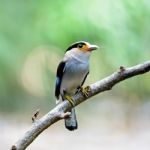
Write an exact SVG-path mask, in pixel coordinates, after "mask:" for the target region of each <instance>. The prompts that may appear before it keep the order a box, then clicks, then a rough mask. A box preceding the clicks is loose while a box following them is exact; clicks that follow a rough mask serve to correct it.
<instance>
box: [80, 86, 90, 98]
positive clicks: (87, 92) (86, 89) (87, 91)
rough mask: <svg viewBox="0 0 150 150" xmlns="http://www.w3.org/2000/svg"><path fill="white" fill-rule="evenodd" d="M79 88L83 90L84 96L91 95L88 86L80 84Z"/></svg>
mask: <svg viewBox="0 0 150 150" xmlns="http://www.w3.org/2000/svg"><path fill="white" fill-rule="evenodd" d="M79 90H80V91H81V92H82V94H83V96H85V97H88V96H89V89H88V88H87V87H85V88H84V87H82V86H79Z"/></svg>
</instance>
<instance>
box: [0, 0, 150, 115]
mask: <svg viewBox="0 0 150 150" xmlns="http://www.w3.org/2000/svg"><path fill="white" fill-rule="evenodd" d="M149 25H150V2H149V0H143V1H140V0H132V1H131V0H124V1H121V0H116V1H112V0H106V1H102V0H93V1H86V0H80V1H78V0H77V1H69V0H63V1H61V0H56V1H48V0H44V1H42V0H38V1H35V0H30V1H29V0H21V1H18V0H12V1H10V0H5V1H4V0H1V1H0V110H1V111H2V112H10V111H11V112H12V111H13V112H14V111H17V110H21V111H23V110H25V111H26V109H32V108H31V107H33V105H34V106H35V107H37V106H39V107H41V105H42V107H43V108H44V107H45V108H48V107H51V106H54V104H55V103H54V101H55V100H54V99H55V98H54V84H55V72H56V68H57V65H58V63H59V62H60V60H61V59H62V57H63V54H64V51H65V50H66V48H67V47H68V45H70V44H71V43H73V42H75V41H80V40H85V41H89V42H90V43H94V44H97V45H99V46H100V47H101V49H100V50H99V51H97V52H95V53H93V55H92V57H91V61H90V76H89V77H88V81H87V83H86V84H89V83H93V82H95V81H97V80H99V79H101V78H103V77H105V76H107V75H109V74H111V73H112V72H113V71H116V70H117V69H118V68H119V66H120V65H123V66H125V67H128V66H132V65H135V64H138V63H141V62H144V61H146V60H149V57H150V45H149V41H150V27H149ZM149 81H150V78H149V75H148V74H147V75H143V76H141V77H135V78H134V79H130V80H128V81H126V82H124V83H121V84H120V85H118V86H117V87H116V88H115V89H113V91H112V93H111V94H113V95H117V97H118V96H121V97H122V98H126V96H127V97H128V96H131V95H134V97H136V98H137V99H138V97H140V99H146V98H147V97H149V96H150V94H149V91H150V86H149ZM108 94H109V93H108ZM110 96H112V95H110ZM93 105H94V103H93ZM29 107H30V108H29Z"/></svg>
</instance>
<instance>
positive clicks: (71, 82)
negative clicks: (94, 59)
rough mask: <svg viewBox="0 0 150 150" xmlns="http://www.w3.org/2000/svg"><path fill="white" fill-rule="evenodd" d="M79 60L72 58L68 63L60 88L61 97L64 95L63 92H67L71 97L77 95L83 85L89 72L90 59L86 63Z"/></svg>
mask: <svg viewBox="0 0 150 150" xmlns="http://www.w3.org/2000/svg"><path fill="white" fill-rule="evenodd" d="M69 56H70V55H69ZM77 58H78V59H76V58H75V57H70V58H69V59H67V61H66V65H65V72H64V75H63V78H62V83H61V88H60V93H61V95H63V91H66V92H67V93H68V94H70V95H73V94H75V92H76V91H77V88H78V87H79V86H80V85H81V84H82V82H83V80H84V78H85V76H86V74H87V73H88V71H89V63H88V58H87V60H84V61H83V60H81V59H80V57H79V56H78V57H77ZM64 59H66V58H64Z"/></svg>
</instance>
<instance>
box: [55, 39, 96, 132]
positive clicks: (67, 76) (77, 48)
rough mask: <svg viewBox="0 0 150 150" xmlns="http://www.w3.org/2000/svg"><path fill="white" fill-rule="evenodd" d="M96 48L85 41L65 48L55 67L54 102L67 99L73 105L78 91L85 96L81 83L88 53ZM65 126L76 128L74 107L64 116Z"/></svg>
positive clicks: (87, 67)
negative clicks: (73, 97)
mask: <svg viewBox="0 0 150 150" xmlns="http://www.w3.org/2000/svg"><path fill="white" fill-rule="evenodd" d="M96 49H98V46H97V45H92V44H90V43H88V42H85V41H78V42H75V43H73V44H71V45H70V46H69V47H68V48H67V50H66V51H65V54H64V58H63V60H62V61H61V62H60V63H59V65H58V67H57V72H56V83H55V97H56V99H57V100H56V103H58V102H60V101H64V100H67V101H69V103H70V104H71V105H72V106H74V101H73V99H72V96H74V95H75V94H76V93H77V92H78V91H81V92H82V94H83V95H84V96H87V94H88V93H87V90H86V89H85V88H83V84H84V82H85V80H86V78H87V76H88V74H89V58H90V55H91V53H92V52H93V51H94V50H96ZM60 97H61V99H60ZM65 127H66V128H67V129H68V130H70V131H73V130H75V129H77V128H78V123H77V118H76V114H75V108H74V107H72V109H71V110H70V116H69V117H68V118H65Z"/></svg>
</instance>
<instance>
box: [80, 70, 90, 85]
mask: <svg viewBox="0 0 150 150" xmlns="http://www.w3.org/2000/svg"><path fill="white" fill-rule="evenodd" d="M88 74H89V71H88V72H87V74H86V75H85V77H84V79H83V81H82V83H81V86H82V85H83V84H84V82H85V80H86V78H87V76H88Z"/></svg>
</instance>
